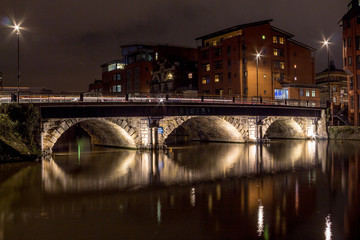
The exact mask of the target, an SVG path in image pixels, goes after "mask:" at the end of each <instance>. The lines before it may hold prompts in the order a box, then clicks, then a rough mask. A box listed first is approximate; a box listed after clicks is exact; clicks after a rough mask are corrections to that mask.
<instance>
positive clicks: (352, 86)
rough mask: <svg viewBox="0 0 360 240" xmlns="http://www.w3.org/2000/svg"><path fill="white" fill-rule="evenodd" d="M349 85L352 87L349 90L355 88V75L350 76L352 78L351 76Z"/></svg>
mask: <svg viewBox="0 0 360 240" xmlns="http://www.w3.org/2000/svg"><path fill="white" fill-rule="evenodd" d="M349 86H350V89H349V90H354V80H353V77H350V78H349Z"/></svg>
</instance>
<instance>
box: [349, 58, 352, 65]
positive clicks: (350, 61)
mask: <svg viewBox="0 0 360 240" xmlns="http://www.w3.org/2000/svg"><path fill="white" fill-rule="evenodd" d="M348 66H352V57H349V61H348Z"/></svg>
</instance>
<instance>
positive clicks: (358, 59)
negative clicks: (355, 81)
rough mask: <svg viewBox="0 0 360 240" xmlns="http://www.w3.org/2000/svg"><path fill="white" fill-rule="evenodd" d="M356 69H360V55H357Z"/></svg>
mask: <svg viewBox="0 0 360 240" xmlns="http://www.w3.org/2000/svg"><path fill="white" fill-rule="evenodd" d="M356 69H360V55H356Z"/></svg>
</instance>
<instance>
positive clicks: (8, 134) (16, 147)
mask: <svg viewBox="0 0 360 240" xmlns="http://www.w3.org/2000/svg"><path fill="white" fill-rule="evenodd" d="M39 119H40V118H39V114H38V112H37V111H36V109H34V108H33V106H32V104H21V105H19V104H16V103H13V104H2V105H0V163H2V162H13V161H29V160H30V161H31V160H35V159H37V158H38V157H39V156H40V154H41V151H40V147H39V141H38V139H36V137H35V136H39V134H38V132H39V131H40V127H39Z"/></svg>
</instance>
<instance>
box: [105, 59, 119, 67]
mask: <svg viewBox="0 0 360 240" xmlns="http://www.w3.org/2000/svg"><path fill="white" fill-rule="evenodd" d="M113 63H124V61H123V60H120V59H115V60H112V61H110V62H106V63H104V64H101V65H100V67H106V66H108V65H110V64H113Z"/></svg>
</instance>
